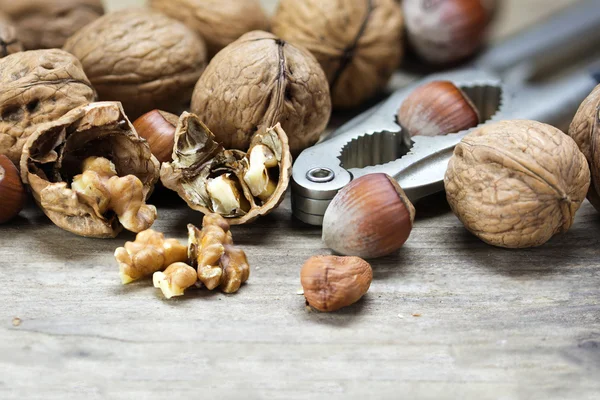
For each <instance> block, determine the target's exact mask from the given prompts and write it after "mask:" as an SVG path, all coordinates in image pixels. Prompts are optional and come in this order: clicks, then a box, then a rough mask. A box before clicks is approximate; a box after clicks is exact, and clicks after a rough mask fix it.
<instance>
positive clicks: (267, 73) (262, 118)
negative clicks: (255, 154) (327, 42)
mask: <svg viewBox="0 0 600 400" xmlns="http://www.w3.org/2000/svg"><path fill="white" fill-rule="evenodd" d="M192 112H193V113H194V114H196V115H198V116H200V118H201V119H202V120H203V122H204V123H205V124H206V125H207V126H208V128H209V129H210V130H211V131H212V132H214V134H215V136H216V138H217V141H219V142H221V143H222V144H223V146H224V147H225V148H226V149H239V150H244V151H245V150H248V147H249V146H250V141H251V138H252V136H253V135H254V134H255V133H256V132H261V131H264V130H266V129H267V128H270V127H272V126H275V125H276V124H277V123H281V127H282V128H283V130H284V131H285V132H286V133H287V135H288V138H289V143H290V150H291V152H292V154H294V155H295V154H298V153H300V152H301V151H302V150H304V149H305V148H307V147H309V146H311V145H313V144H315V143H316V142H317V140H318V139H319V136H320V135H321V133H322V132H323V131H324V130H325V127H326V126H327V123H328V122H329V117H330V116H331V98H330V95H329V86H328V84H327V78H326V77H325V74H324V73H323V70H322V69H321V67H320V66H319V63H318V62H317V60H316V59H315V58H314V57H313V56H312V55H311V54H310V53H309V52H308V51H307V50H305V49H303V48H301V47H296V46H294V45H291V44H289V43H287V42H285V41H283V40H281V39H279V38H278V37H277V36H275V35H272V34H270V33H267V32H261V31H255V32H250V33H247V34H245V35H243V36H242V37H241V38H239V39H238V40H236V41H235V42H233V43H232V44H230V45H229V46H227V47H225V48H224V49H223V50H222V51H220V52H219V53H218V54H217V55H216V56H215V57H214V58H213V59H212V61H211V62H210V64H209V65H208V67H207V68H206V71H205V72H204V74H202V77H201V78H200V80H199V81H198V83H197V84H196V88H195V89H194V95H193V97H192Z"/></svg>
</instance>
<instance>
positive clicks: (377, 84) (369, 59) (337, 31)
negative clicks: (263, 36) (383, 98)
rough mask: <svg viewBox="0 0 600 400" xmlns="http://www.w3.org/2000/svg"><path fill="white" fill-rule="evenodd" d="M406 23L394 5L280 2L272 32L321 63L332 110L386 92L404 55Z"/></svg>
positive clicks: (377, 0) (342, 0) (391, 0)
mask: <svg viewBox="0 0 600 400" xmlns="http://www.w3.org/2000/svg"><path fill="white" fill-rule="evenodd" d="M403 29H404V20H403V16H402V9H401V7H400V5H399V4H398V3H397V2H396V1H395V0H370V1H357V0H328V1H323V0H303V1H298V0H282V1H280V2H279V8H278V9H277V12H276V14H275V16H274V18H273V33H275V34H276V35H278V36H279V37H281V38H282V39H284V40H287V41H289V42H291V43H294V44H296V45H299V46H303V47H305V48H307V49H308V50H309V51H310V52H311V53H312V54H313V55H314V56H315V57H316V58H317V60H318V61H319V63H320V64H321V66H322V67H323V70H324V71H325V74H326V75H327V79H328V81H329V85H330V88H331V97H332V100H333V105H334V107H335V108H350V107H356V106H359V105H360V104H362V103H363V102H364V101H365V100H368V99H370V98H371V97H373V96H374V95H376V94H377V93H378V92H380V91H382V90H383V89H385V86H386V85H387V83H388V81H389V79H390V77H391V76H392V74H393V73H394V71H395V70H396V69H397V68H398V66H399V65H400V62H401V60H402V55H403V46H402V41H403V36H404V33H403Z"/></svg>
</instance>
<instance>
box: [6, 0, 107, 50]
mask: <svg viewBox="0 0 600 400" xmlns="http://www.w3.org/2000/svg"><path fill="white" fill-rule="evenodd" d="M0 10H2V12H3V13H5V14H6V15H8V16H9V17H10V19H11V20H12V21H13V22H14V23H15V25H16V26H17V28H18V35H19V39H20V40H21V42H22V43H23V45H24V46H25V49H27V50H37V49H53V48H61V47H62V46H63V45H64V44H65V41H66V40H67V39H68V38H69V37H70V36H71V35H73V34H74V33H75V32H77V31H78V30H79V29H81V28H83V27H84V26H86V25H87V24H89V23H90V22H92V21H94V20H96V19H97V18H99V17H100V16H102V15H103V14H104V6H103V5H102V0H60V1H56V0H0Z"/></svg>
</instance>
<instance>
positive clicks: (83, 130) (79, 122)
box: [21, 102, 159, 238]
mask: <svg viewBox="0 0 600 400" xmlns="http://www.w3.org/2000/svg"><path fill="white" fill-rule="evenodd" d="M90 157H102V158H104V159H107V160H110V162H111V163H112V165H110V163H109V165H108V166H107V165H106V163H104V162H101V163H104V166H103V167H102V168H98V167H97V165H96V166H93V167H92V170H94V171H96V173H94V172H93V171H84V169H86V168H89V167H90V165H89V164H88V165H87V166H86V165H84V161H85V160H87V159H88V158H90ZM92 165H93V163H92ZM113 166H114V167H113ZM113 168H114V169H113ZM98 169H102V170H103V171H105V172H103V174H104V178H102V179H99V178H100V176H98V174H97V172H98V171H97V170H98ZM107 170H108V171H107ZM115 172H116V174H117V176H118V177H125V179H119V178H116V177H114V176H113V175H114V173H115ZM158 174H159V164H158V161H157V160H156V158H155V157H154V156H153V155H152V153H151V152H150V147H149V146H148V143H147V142H146V141H145V140H144V139H142V138H140V137H139V136H138V135H137V133H136V132H135V129H134V128H133V126H132V125H131V123H130V122H129V120H128V119H127V117H126V116H125V114H124V112H123V109H122V107H121V105H120V104H119V103H113V102H103V103H92V104H89V105H86V106H81V107H79V108H76V109H74V110H72V111H71V112H69V113H67V114H66V115H65V116H63V117H62V118H60V119H58V120H56V121H54V122H49V123H47V124H45V125H43V126H41V127H40V128H39V129H38V130H37V131H36V132H35V133H34V134H33V135H31V136H30V137H29V139H28V141H27V143H26V145H25V147H24V148H23V157H22V158H21V178H22V179H23V182H24V183H26V184H28V185H29V186H30V188H31V191H32V193H33V196H34V199H35V201H36V202H37V204H38V205H39V206H40V207H41V209H42V210H43V211H44V213H45V214H46V215H47V216H48V217H49V218H50V219H51V220H52V222H54V223H55V224H56V225H58V226H59V227H61V228H63V229H65V230H67V231H69V232H73V233H75V234H78V235H81V236H88V237H100V238H107V237H115V236H116V235H117V234H118V233H119V231H120V230H121V228H122V225H121V224H122V223H124V224H125V225H126V227H128V229H133V230H138V229H143V228H145V227H147V226H148V225H149V224H150V223H151V222H150V220H152V221H153V211H155V210H154V209H153V208H151V207H148V206H144V205H143V202H144V201H145V199H146V198H148V196H149V194H150V193H151V191H152V188H153V186H154V184H155V183H156V181H157V180H158ZM107 176H108V177H109V178H108V180H107V179H106V177H107ZM128 176H133V177H135V179H133V178H132V177H128ZM115 178H116V179H115ZM98 179H99V180H100V184H97V183H98ZM94 180H95V181H96V183H94V184H93V185H92V187H91V188H89V187H87V186H88V183H89V182H90V181H94ZM73 182H75V187H73V186H72V183H73ZM107 183H108V186H107V185H106V184H107ZM140 185H141V187H140ZM107 193H110V195H107ZM107 197H108V198H109V199H108V198H107ZM113 197H114V198H113ZM140 212H141V214H140ZM138 218H139V220H138Z"/></svg>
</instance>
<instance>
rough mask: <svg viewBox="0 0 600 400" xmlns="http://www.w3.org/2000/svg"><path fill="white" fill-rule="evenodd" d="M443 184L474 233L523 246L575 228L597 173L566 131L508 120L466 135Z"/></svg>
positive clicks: (511, 245)
mask: <svg viewBox="0 0 600 400" xmlns="http://www.w3.org/2000/svg"><path fill="white" fill-rule="evenodd" d="M444 182H445V187H446V195H447V198H448V203H449V204H450V207H451V208H452V210H453V211H454V213H455V214H456V215H457V216H458V218H459V219H460V220H461V221H462V223H463V224H464V225H465V227H466V228H467V229H468V230H469V231H471V232H472V233H473V234H474V235H476V236H477V237H479V238H480V239H481V240H483V241H484V242H486V243H489V244H491V245H494V246H500V247H508V248H524V247H533V246H539V245H542V244H544V243H546V242H547V241H548V240H550V238H552V236H554V235H556V234H558V233H561V232H566V231H567V230H568V229H569V228H570V227H571V225H572V223H573V220H574V218H575V213H576V212H577V210H578V209H579V207H580V206H581V203H582V202H583V200H584V199H585V195H586V193H587V190H588V188H589V185H590V170H589V168H588V163H587V162H586V159H585V156H584V155H583V154H582V153H581V152H580V151H579V149H578V148H577V145H576V144H575V142H574V141H573V139H571V138H570V137H569V136H567V135H565V134H564V133H563V132H561V131H560V130H559V129H557V128H554V127H552V126H550V125H547V124H543V123H540V122H536V121H525V120H517V121H501V122H497V123H494V124H489V125H484V126H481V127H479V128H478V129H476V130H475V131H473V132H472V133H470V134H469V135H467V136H465V137H464V139H463V140H462V141H461V142H460V143H459V144H458V145H457V146H456V149H455V150H454V155H453V156H452V158H451V159H450V163H449V164H448V170H447V171H446V177H445V181H444Z"/></svg>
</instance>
